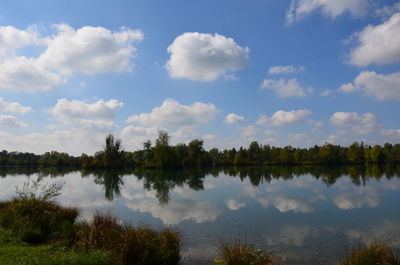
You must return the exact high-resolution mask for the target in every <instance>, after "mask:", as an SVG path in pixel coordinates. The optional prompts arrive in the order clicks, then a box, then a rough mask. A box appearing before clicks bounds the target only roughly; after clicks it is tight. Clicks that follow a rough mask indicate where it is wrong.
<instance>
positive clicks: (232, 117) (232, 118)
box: [224, 113, 244, 124]
mask: <svg viewBox="0 0 400 265" xmlns="http://www.w3.org/2000/svg"><path fill="white" fill-rule="evenodd" d="M240 121H244V117H243V116H239V115H237V114H235V113H229V114H228V115H226V117H225V120H224V122H225V123H227V124H234V123H237V122H240Z"/></svg>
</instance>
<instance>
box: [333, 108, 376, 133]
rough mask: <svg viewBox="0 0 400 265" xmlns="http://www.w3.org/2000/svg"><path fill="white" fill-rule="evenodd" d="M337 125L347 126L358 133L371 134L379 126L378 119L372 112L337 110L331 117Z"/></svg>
mask: <svg viewBox="0 0 400 265" xmlns="http://www.w3.org/2000/svg"><path fill="white" fill-rule="evenodd" d="M330 120H331V122H332V124H333V125H335V126H345V127H346V126H347V127H350V128H351V129H352V131H353V132H354V133H357V134H369V133H371V132H372V131H373V130H374V129H375V128H376V127H377V126H378V123H377V122H378V119H377V118H376V116H375V115H374V114H372V113H364V114H361V115H360V114H358V113H356V112H335V113H334V114H332V116H331V118H330Z"/></svg>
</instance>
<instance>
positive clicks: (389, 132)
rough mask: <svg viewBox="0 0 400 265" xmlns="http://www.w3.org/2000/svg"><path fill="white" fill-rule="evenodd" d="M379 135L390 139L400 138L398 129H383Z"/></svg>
mask: <svg viewBox="0 0 400 265" xmlns="http://www.w3.org/2000/svg"><path fill="white" fill-rule="evenodd" d="M381 135H382V136H384V137H387V138H390V139H395V140H399V139H400V129H383V130H382V131H381Z"/></svg>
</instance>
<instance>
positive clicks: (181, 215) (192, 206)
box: [126, 198, 219, 225]
mask: <svg viewBox="0 0 400 265" xmlns="http://www.w3.org/2000/svg"><path fill="white" fill-rule="evenodd" d="M126 206H127V207H128V208H129V209H132V210H135V211H139V212H145V213H150V214H151V215H152V216H153V217H154V218H158V219H160V220H162V222H163V223H164V224H166V225H172V224H179V223H181V222H183V221H184V220H193V221H195V222H196V223H205V222H212V221H214V220H215V219H217V217H218V215H219V211H218V209H217V207H216V206H215V205H214V204H213V203H211V202H208V201H197V200H194V199H186V198H177V199H174V200H171V201H170V202H169V203H168V204H167V205H160V204H159V203H158V201H157V200H156V199H154V198H151V199H150V198H149V199H142V200H140V201H132V202H127V203H126Z"/></svg>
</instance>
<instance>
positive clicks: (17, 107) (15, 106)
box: [0, 97, 32, 114]
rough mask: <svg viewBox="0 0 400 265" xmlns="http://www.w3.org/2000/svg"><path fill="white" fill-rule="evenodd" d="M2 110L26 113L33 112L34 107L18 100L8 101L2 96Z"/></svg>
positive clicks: (0, 106) (0, 109) (0, 102)
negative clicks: (22, 103)
mask: <svg viewBox="0 0 400 265" xmlns="http://www.w3.org/2000/svg"><path fill="white" fill-rule="evenodd" d="M0 111H5V112H15V113H21V114H25V113H28V112H31V111H32V108H31V107H25V106H22V105H21V104H19V103H18V102H7V101H6V100H5V99H4V98H2V97H0Z"/></svg>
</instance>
